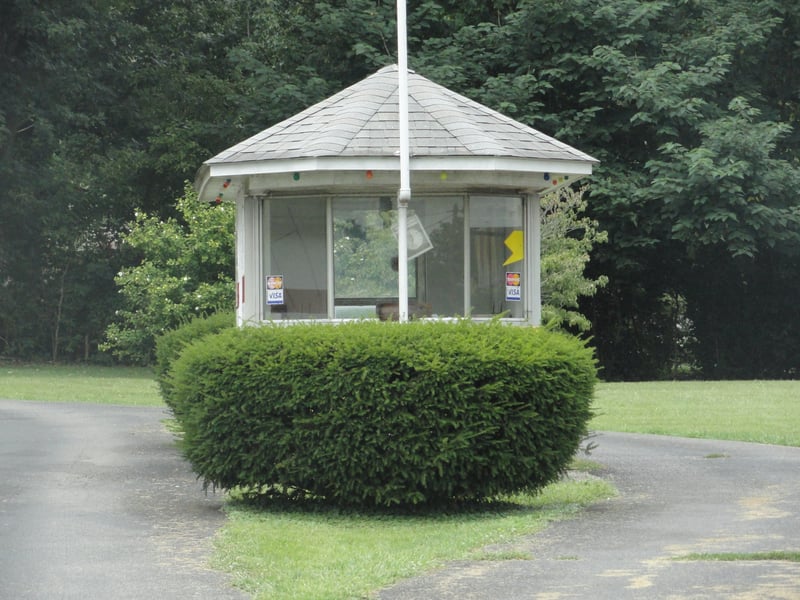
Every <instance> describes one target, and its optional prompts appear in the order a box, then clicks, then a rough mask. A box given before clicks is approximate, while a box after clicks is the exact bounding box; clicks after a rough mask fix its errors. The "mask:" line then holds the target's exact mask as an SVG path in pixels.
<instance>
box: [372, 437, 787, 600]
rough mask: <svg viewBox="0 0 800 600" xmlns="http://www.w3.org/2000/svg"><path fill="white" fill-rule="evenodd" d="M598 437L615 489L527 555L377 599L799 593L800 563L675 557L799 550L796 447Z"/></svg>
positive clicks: (537, 540)
mask: <svg viewBox="0 0 800 600" xmlns="http://www.w3.org/2000/svg"><path fill="white" fill-rule="evenodd" d="M799 425H800V424H799ZM597 441H598V443H599V444H600V445H599V448H598V449H597V450H596V451H595V452H594V453H593V456H592V458H593V459H595V460H597V461H599V462H601V463H603V464H604V465H606V466H607V471H606V473H605V474H603V477H604V478H607V479H609V480H610V481H612V482H613V483H614V484H615V485H616V486H617V487H618V489H619V490H620V493H621V494H620V497H618V498H615V499H612V500H609V501H606V502H602V503H600V504H598V505H595V506H593V507H592V508H590V509H588V510H587V511H586V512H584V513H581V515H580V516H579V517H578V518H576V519H573V520H570V521H563V522H560V523H556V524H555V525H553V526H551V527H550V528H548V529H547V530H546V531H545V532H544V533H542V534H539V535H536V536H531V537H530V538H527V539H525V540H523V541H522V542H521V543H519V544H518V545H516V546H515V548H518V549H521V550H527V551H529V552H530V554H531V556H532V557H533V558H532V560H511V561H502V562H487V561H484V562H468V561H464V562H456V563H452V564H450V565H448V566H447V567H446V568H444V569H443V570H441V571H437V572H434V573H431V574H429V575H426V576H423V577H420V578H417V579H413V580H410V581H405V582H402V583H400V584H398V585H396V586H394V587H392V588H391V589H387V590H384V591H382V592H381V593H380V595H379V598H380V600H446V599H447V600H450V599H456V598H458V599H459V600H470V599H475V600H488V599H492V600H494V599H502V600H518V599H519V600H521V599H526V600H528V599H532V600H571V599H592V600H625V599H636V600H647V599H659V600H677V599H682V600H685V599H698V600H700V599H704V600H705V599H715V600H716V599H726V600H765V599H775V600H798V599H800V563H797V562H763V561H758V562H757V561H742V562H709V561H680V562H677V561H675V560H673V558H674V557H677V556H685V555H687V554H689V553H709V552H720V553H721V552H761V551H771V550H785V551H795V552H798V551H800V448H784V447H778V446H766V445H758V444H743V443H736V442H716V441H706V440H687V439H681V438H668V437H660V436H641V435H626V434H602V435H601V436H600V438H599V439H598V440H597ZM720 455H722V456H720Z"/></svg>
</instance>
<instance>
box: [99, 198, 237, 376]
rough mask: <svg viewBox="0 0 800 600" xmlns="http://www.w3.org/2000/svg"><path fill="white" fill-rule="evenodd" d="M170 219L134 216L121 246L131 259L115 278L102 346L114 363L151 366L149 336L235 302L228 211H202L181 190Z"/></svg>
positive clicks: (152, 338)
mask: <svg viewBox="0 0 800 600" xmlns="http://www.w3.org/2000/svg"><path fill="white" fill-rule="evenodd" d="M176 209H177V213H178V217H177V218H169V219H166V220H163V219H161V218H159V217H158V216H157V215H153V214H148V213H144V212H137V213H136V219H135V221H134V222H133V223H131V225H130V230H129V231H128V233H127V234H125V235H124V236H123V244H124V246H125V247H126V248H127V249H128V252H130V253H131V254H132V255H133V256H136V257H137V259H136V261H135V262H134V264H133V265H132V266H129V267H125V268H123V269H122V270H121V271H120V272H119V273H118V274H117V276H116V278H115V281H116V283H117V285H118V286H119V293H120V294H121V296H122V306H121V308H120V309H119V310H118V311H117V313H116V319H115V321H114V322H113V323H111V325H109V327H108V330H107V337H108V342H107V344H106V345H105V349H107V350H110V351H112V352H113V353H114V354H115V355H116V356H117V357H118V358H119V359H121V360H125V361H130V362H135V363H139V364H150V363H151V362H152V359H153V351H154V345H155V338H156V337H157V336H158V335H160V334H162V333H164V332H165V331H167V330H169V329H173V328H175V327H177V326H178V325H180V324H182V323H185V322H187V321H188V320H189V319H190V318H191V317H193V316H202V315H208V314H211V313H214V312H216V311H218V310H224V309H232V308H233V300H234V283H233V281H234V235H233V221H234V213H235V210H234V207H233V206H232V205H230V204H227V203H222V204H220V205H212V206H208V205H206V204H203V203H201V202H199V201H198V200H197V195H196V193H195V192H194V191H193V190H192V189H191V188H190V187H188V186H187V188H186V191H185V193H184V196H183V197H182V198H180V199H179V200H178V201H177V204H176Z"/></svg>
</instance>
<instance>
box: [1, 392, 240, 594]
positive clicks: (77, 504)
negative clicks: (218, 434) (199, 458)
mask: <svg viewBox="0 0 800 600" xmlns="http://www.w3.org/2000/svg"><path fill="white" fill-rule="evenodd" d="M166 417H167V415H166V414H165V413H164V411H163V410H161V409H151V408H126V407H110V406H92V405H79V404H51V403H34V402H18V401H11V400H0V598H4V599H5V598H8V599H9V600H11V599H13V600H28V599H36V600H38V599H47V600H51V599H60V600H72V599H81V600H86V599H95V598H97V599H100V598H103V599H105V598H108V599H113V600H128V599H130V600H140V599H151V598H165V599H170V600H173V599H174V600H183V599H189V598H214V599H215V600H217V599H221V600H228V599H230V600H233V599H237V600H238V599H242V598H245V596H244V595H243V594H241V593H239V592H238V591H236V590H234V589H232V588H231V587H230V585H229V583H228V581H227V580H226V578H225V577H224V576H222V575H221V574H219V573H217V572H215V571H212V570H210V569H209V568H208V566H207V565H208V559H209V557H210V554H211V549H212V547H211V544H212V542H211V540H212V538H213V536H214V534H215V532H216V531H217V529H218V528H219V526H220V525H221V524H222V523H223V521H224V515H223V514H222V513H221V511H220V507H221V500H220V498H219V497H215V496H214V495H212V494H209V495H208V496H206V494H205V493H204V492H203V491H202V489H201V486H200V484H199V483H198V482H197V481H196V480H195V477H194V475H192V474H191V472H190V470H189V469H188V467H187V465H186V463H185V462H184V461H183V460H182V459H181V458H180V456H179V455H178V452H177V450H176V448H175V446H174V444H173V440H172V436H171V435H170V434H169V433H167V432H166V431H165V429H164V427H163V425H162V423H161V421H162V420H163V419H164V418H166Z"/></svg>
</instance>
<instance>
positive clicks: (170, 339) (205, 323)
mask: <svg viewBox="0 0 800 600" xmlns="http://www.w3.org/2000/svg"><path fill="white" fill-rule="evenodd" d="M235 324H236V317H235V315H234V314H233V313H232V312H218V313H214V314H212V315H210V316H203V317H194V318H192V319H191V320H189V321H188V322H187V323H185V324H183V325H182V326H180V327H178V328H176V329H170V330H169V331H167V332H166V333H164V334H162V335H160V336H159V337H157V338H156V341H155V347H156V349H155V355H156V361H155V365H154V370H155V373H156V381H158V386H159V388H160V389H161V395H162V396H163V398H164V401H165V402H166V403H167V406H169V407H170V408H172V409H173V411H174V410H175V406H174V404H173V402H172V384H171V376H170V368H171V367H172V363H173V362H175V360H176V359H177V358H178V357H179V356H180V354H181V351H182V350H183V348H184V347H185V346H186V345H187V344H189V343H191V342H194V341H196V340H197V339H199V338H201V337H204V336H206V335H210V334H212V333H218V332H220V331H222V330H223V329H229V328H232V327H233V326H234V325H235Z"/></svg>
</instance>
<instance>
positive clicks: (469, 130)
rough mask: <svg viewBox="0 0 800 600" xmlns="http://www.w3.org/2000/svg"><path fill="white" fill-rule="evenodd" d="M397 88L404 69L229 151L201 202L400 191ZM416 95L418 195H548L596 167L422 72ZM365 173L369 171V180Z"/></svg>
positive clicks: (202, 189) (413, 123)
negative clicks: (477, 191)
mask: <svg viewBox="0 0 800 600" xmlns="http://www.w3.org/2000/svg"><path fill="white" fill-rule="evenodd" d="M398 88H399V77H398V67H397V66H396V65H391V66H388V67H384V68H383V69H381V70H379V71H378V72H377V73H375V74H373V75H371V76H369V77H367V78H366V79H364V80H362V81H359V82H358V83H356V84H354V85H352V86H350V87H348V88H346V89H344V90H342V91H341V92H339V93H337V94H334V95H333V96H331V97H330V98H327V99H326V100H323V101H322V102H319V103H317V104H315V105H314V106H311V107H309V108H307V109H306V110H304V111H302V112H300V113H298V114H296V115H295V116H293V117H291V118H289V119H286V120H285V121H282V122H281V123H278V124H277V125H273V126H272V127H270V128H268V129H265V130H264V131H262V132H260V133H258V134H256V135H254V136H252V137H250V138H248V139H246V140H244V141H242V142H239V143H238V144H236V145H234V146H232V147H230V148H228V149H227V150H224V151H223V152H220V153H219V154H218V155H216V156H215V157H213V158H211V159H210V160H208V161H206V162H205V163H204V164H203V166H202V167H201V169H200V171H199V172H198V174H197V179H196V181H195V186H196V188H197V189H198V192H199V195H200V198H201V199H202V200H205V201H212V200H213V199H214V198H216V199H217V200H219V199H221V198H222V196H225V197H226V198H228V197H232V196H233V197H235V196H236V195H237V194H240V193H245V194H251V195H253V194H254V195H258V194H263V193H269V192H274V191H282V190H288V189H292V190H294V191H302V190H303V189H312V188H313V189H326V190H333V189H350V190H365V186H370V189H377V188H378V187H381V186H382V187H384V188H386V187H388V186H393V185H396V178H397V174H398V173H399V147H400V135H399V114H398ZM408 92H409V129H410V131H409V142H410V152H411V164H410V168H411V175H412V186H414V187H416V188H427V189H435V190H441V191H445V188H449V189H456V188H458V187H459V186H460V188H462V189H463V188H467V187H470V188H474V187H476V186H478V187H481V186H483V187H486V186H492V187H493V188H495V189H516V190H528V191H533V192H536V193H539V192H541V191H545V190H548V189H553V188H554V186H555V187H561V186H563V185H568V184H569V183H572V181H575V180H576V179H578V178H580V177H583V176H585V175H589V174H591V172H592V165H593V164H594V163H596V162H597V161H596V160H595V159H594V158H592V157H591V156H589V155H588V154H584V153H583V152H581V151H579V150H576V149H575V148H572V147H571V146H568V145H567V144H564V143H562V142H559V141H558V140H556V139H554V138H552V137H550V136H547V135H545V134H543V133H541V132H539V131H537V130H535V129H533V128H532V127H528V126H527V125H524V124H522V123H519V122H517V121H515V120H513V119H511V118H509V117H506V116H505V115H502V114H500V113H499V112H497V111H495V110H492V109H490V108H487V107H486V106H483V105H481V104H478V103H477V102H474V101H473V100H470V99H469V98H465V97H464V96H461V95H460V94H457V93H455V92H453V91H451V90H448V89H447V88H445V87H443V86H441V85H438V84H436V83H434V82H432V81H430V80H428V79H426V78H424V77H422V76H420V75H418V74H416V73H414V72H413V71H409V79H408ZM364 173H369V175H368V178H369V180H368V181H365V178H364ZM445 173H446V174H447V175H445ZM301 174H302V176H301ZM450 175H452V177H451V176H450ZM570 178H571V179H570ZM301 179H302V181H301Z"/></svg>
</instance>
